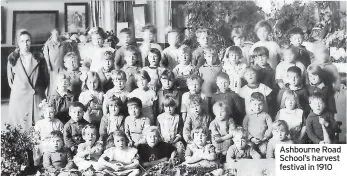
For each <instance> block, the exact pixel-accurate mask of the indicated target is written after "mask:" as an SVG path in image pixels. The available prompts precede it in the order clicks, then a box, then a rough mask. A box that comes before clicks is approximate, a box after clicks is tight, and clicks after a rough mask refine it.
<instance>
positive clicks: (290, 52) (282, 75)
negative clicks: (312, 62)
mask: <svg viewBox="0 0 347 176" xmlns="http://www.w3.org/2000/svg"><path fill="white" fill-rule="evenodd" d="M282 55H283V61H282V62H280V63H279V64H278V65H277V67H276V70H277V71H276V75H275V79H276V82H277V84H278V86H279V87H280V88H281V89H282V88H284V87H285V85H286V84H287V83H288V82H289V80H288V77H287V72H288V69H289V68H290V67H293V66H296V67H298V68H300V71H301V75H303V74H304V73H305V71H306V67H305V66H304V65H303V64H302V63H301V62H299V61H298V60H297V56H298V50H297V48H295V47H293V46H291V47H289V48H283V49H282Z"/></svg>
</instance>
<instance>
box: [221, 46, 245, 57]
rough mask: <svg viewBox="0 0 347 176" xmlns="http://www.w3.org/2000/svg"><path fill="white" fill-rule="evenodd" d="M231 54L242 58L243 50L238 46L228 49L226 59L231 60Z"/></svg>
mask: <svg viewBox="0 0 347 176" xmlns="http://www.w3.org/2000/svg"><path fill="white" fill-rule="evenodd" d="M230 53H235V54H237V55H239V56H240V57H242V50H241V48H240V47H238V46H231V47H228V48H227V49H226V51H225V57H227V58H229V54H230Z"/></svg>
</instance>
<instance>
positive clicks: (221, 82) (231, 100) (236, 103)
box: [210, 72, 245, 125]
mask: <svg viewBox="0 0 347 176" xmlns="http://www.w3.org/2000/svg"><path fill="white" fill-rule="evenodd" d="M216 84H217V87H218V91H217V92H216V93H215V94H213V95H212V98H211V105H214V104H215V103H216V102H217V101H220V100H223V101H226V103H227V104H229V106H230V108H231V112H232V114H231V116H232V117H234V118H235V119H234V120H235V123H236V124H237V125H242V120H243V117H244V116H245V108H244V105H243V104H244V102H242V101H241V97H240V96H239V95H237V94H236V93H235V92H234V91H232V90H230V88H229V84H230V81H229V76H228V74H226V73H224V72H221V73H219V74H218V75H217V80H216ZM210 107H211V106H210ZM210 111H211V110H210Z"/></svg>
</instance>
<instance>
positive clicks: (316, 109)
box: [310, 98, 325, 115]
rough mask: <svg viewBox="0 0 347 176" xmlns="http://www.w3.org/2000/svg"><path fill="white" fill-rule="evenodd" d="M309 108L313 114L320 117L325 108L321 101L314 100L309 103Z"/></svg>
mask: <svg viewBox="0 0 347 176" xmlns="http://www.w3.org/2000/svg"><path fill="white" fill-rule="evenodd" d="M310 107H311V109H312V111H313V113H315V114H317V115H320V114H321V113H322V112H323V110H324V108H325V103H324V102H323V100H321V99H317V98H315V99H313V100H311V101H310Z"/></svg>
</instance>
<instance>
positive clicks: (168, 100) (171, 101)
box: [163, 94, 178, 107]
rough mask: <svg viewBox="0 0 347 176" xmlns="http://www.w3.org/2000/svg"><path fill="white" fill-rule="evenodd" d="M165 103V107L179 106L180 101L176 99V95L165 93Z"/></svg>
mask: <svg viewBox="0 0 347 176" xmlns="http://www.w3.org/2000/svg"><path fill="white" fill-rule="evenodd" d="M163 105H164V106H165V107H177V106H178V101H177V100H176V99H175V97H174V96H173V95H172V94H166V95H164V99H163Z"/></svg>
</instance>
